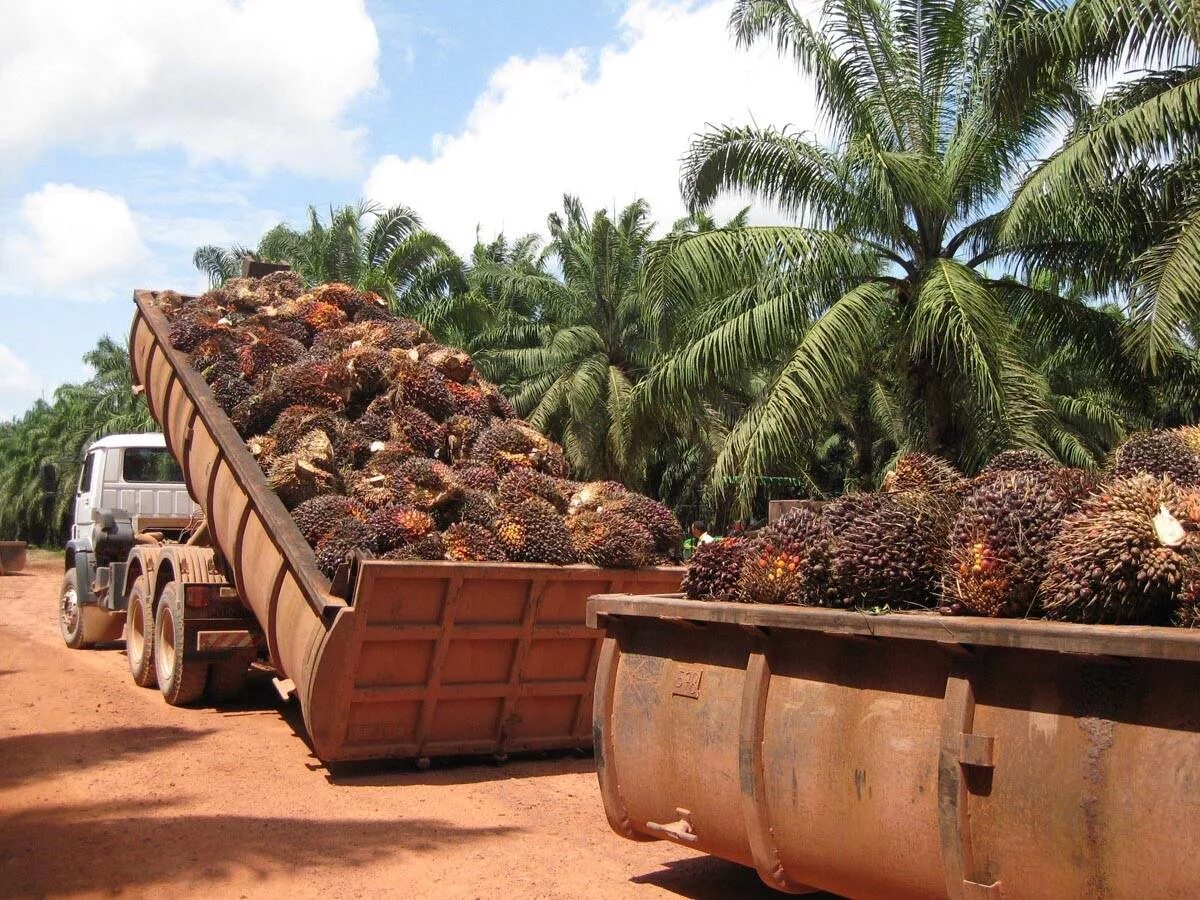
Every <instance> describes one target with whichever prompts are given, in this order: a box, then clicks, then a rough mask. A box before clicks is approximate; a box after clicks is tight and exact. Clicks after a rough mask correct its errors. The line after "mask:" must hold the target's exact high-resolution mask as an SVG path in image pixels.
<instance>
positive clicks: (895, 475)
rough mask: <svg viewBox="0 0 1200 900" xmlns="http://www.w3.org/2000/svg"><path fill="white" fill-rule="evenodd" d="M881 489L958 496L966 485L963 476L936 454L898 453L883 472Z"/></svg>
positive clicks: (964, 489)
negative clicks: (889, 466)
mask: <svg viewBox="0 0 1200 900" xmlns="http://www.w3.org/2000/svg"><path fill="white" fill-rule="evenodd" d="M883 489H884V490H885V491H889V492H895V493H901V492H905V491H924V492H927V493H931V494H945V495H951V496H960V495H962V494H963V493H964V492H965V491H966V489H967V479H966V478H965V477H964V476H963V474H962V473H961V472H959V471H958V469H956V468H954V466H952V465H951V464H950V463H948V462H946V460H944V459H942V458H941V457H940V456H931V455H929V454H927V453H902V454H900V456H898V457H897V458H896V463H895V465H893V466H892V469H891V471H890V472H888V473H887V475H885V476H884V478H883Z"/></svg>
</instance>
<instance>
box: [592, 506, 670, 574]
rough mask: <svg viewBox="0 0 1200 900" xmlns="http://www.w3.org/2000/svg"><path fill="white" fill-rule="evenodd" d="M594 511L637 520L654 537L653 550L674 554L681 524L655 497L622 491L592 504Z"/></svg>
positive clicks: (659, 552)
mask: <svg viewBox="0 0 1200 900" xmlns="http://www.w3.org/2000/svg"><path fill="white" fill-rule="evenodd" d="M596 511H597V512H602V513H610V514H616V515H621V516H625V517H626V518H628V519H632V520H633V521H635V522H640V523H641V524H642V525H643V526H644V527H645V528H646V530H647V531H649V532H650V536H651V538H653V539H654V550H655V553H657V554H658V555H659V556H661V557H665V558H672V559H673V558H677V557H678V555H679V551H680V549H681V547H682V543H683V528H682V527H681V526H680V524H679V520H678V519H677V518H675V513H673V512H671V510H670V509H668V508H667V507H666V506H664V505H663V504H661V503H659V502H658V501H657V500H652V499H651V498H649V497H647V496H645V495H643V494H635V493H633V492H632V491H626V492H625V494H624V495H622V496H619V497H617V498H615V499H613V500H610V501H609V502H608V503H605V504H602V505H600V506H598V507H596Z"/></svg>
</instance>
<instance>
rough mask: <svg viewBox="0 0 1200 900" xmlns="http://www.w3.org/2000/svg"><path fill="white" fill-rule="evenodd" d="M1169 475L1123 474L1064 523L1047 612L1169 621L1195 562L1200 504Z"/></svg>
mask: <svg viewBox="0 0 1200 900" xmlns="http://www.w3.org/2000/svg"><path fill="white" fill-rule="evenodd" d="M1194 497H1195V495H1194V494H1191V493H1190V492H1187V491H1185V490H1183V489H1181V488H1180V487H1179V486H1177V485H1176V484H1175V483H1174V482H1173V481H1171V479H1170V478H1159V477H1155V476H1153V475H1149V474H1145V473H1141V474H1138V475H1134V476H1132V477H1128V478H1119V479H1117V480H1115V481H1113V482H1112V484H1110V485H1109V486H1108V487H1107V488H1106V489H1105V490H1103V491H1102V492H1100V493H1097V494H1094V495H1092V496H1091V497H1089V498H1088V499H1087V500H1085V501H1084V503H1083V504H1082V505H1081V507H1080V508H1079V510H1078V511H1077V512H1075V513H1073V514H1072V515H1071V516H1069V517H1068V518H1067V519H1066V521H1064V522H1063V525H1062V528H1061V529H1060V530H1059V533H1058V535H1057V536H1056V537H1055V539H1054V541H1053V542H1052V543H1051V545H1050V551H1049V556H1048V561H1047V565H1046V577H1045V579H1044V580H1043V581H1042V587H1041V599H1042V606H1043V609H1044V611H1045V614H1046V616H1047V617H1048V618H1052V619H1061V620H1064V621H1069V622H1086V623H1092V624H1098V623H1109V624H1155V623H1158V624H1165V623H1166V622H1167V621H1168V620H1169V618H1170V617H1171V614H1172V613H1173V612H1174V611H1175V609H1176V607H1177V606H1178V604H1179V601H1180V598H1181V596H1182V595H1183V592H1184V590H1185V589H1186V588H1187V587H1188V586H1189V585H1188V584H1187V580H1188V579H1187V577H1186V576H1187V575H1188V573H1189V571H1190V569H1191V567H1192V566H1193V565H1194V561H1195V546H1196V544H1195V542H1196V538H1195V531H1196V529H1197V527H1198V525H1200V522H1198V521H1197V517H1198V516H1200V509H1198V504H1197V503H1196V502H1195V500H1194Z"/></svg>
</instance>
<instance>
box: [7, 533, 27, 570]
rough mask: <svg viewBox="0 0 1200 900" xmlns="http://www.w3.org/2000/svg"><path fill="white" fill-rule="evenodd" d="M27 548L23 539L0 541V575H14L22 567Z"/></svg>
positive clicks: (25, 559) (24, 562)
mask: <svg viewBox="0 0 1200 900" xmlns="http://www.w3.org/2000/svg"><path fill="white" fill-rule="evenodd" d="M28 549H29V548H28V546H27V545H26V543H25V542H24V541H0V575H15V574H16V573H17V572H20V571H21V570H22V569H24V568H25V564H26V561H27V553H28Z"/></svg>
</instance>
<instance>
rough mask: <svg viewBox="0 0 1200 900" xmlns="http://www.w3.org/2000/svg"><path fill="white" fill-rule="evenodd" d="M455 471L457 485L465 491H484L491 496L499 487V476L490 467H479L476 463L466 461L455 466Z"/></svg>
mask: <svg viewBox="0 0 1200 900" xmlns="http://www.w3.org/2000/svg"><path fill="white" fill-rule="evenodd" d="M455 471H456V472H458V481H459V483H460V484H461V485H462V486H463V488H465V489H466V490H471V491H486V492H487V493H489V494H492V493H495V491H496V488H498V487H499V486H500V475H499V473H498V472H497V471H496V470H495V469H493V468H491V467H490V466H481V465H479V464H478V463H473V462H470V461H466V462H464V463H463V464H462V465H460V466H457V467H456V468H455Z"/></svg>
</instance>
